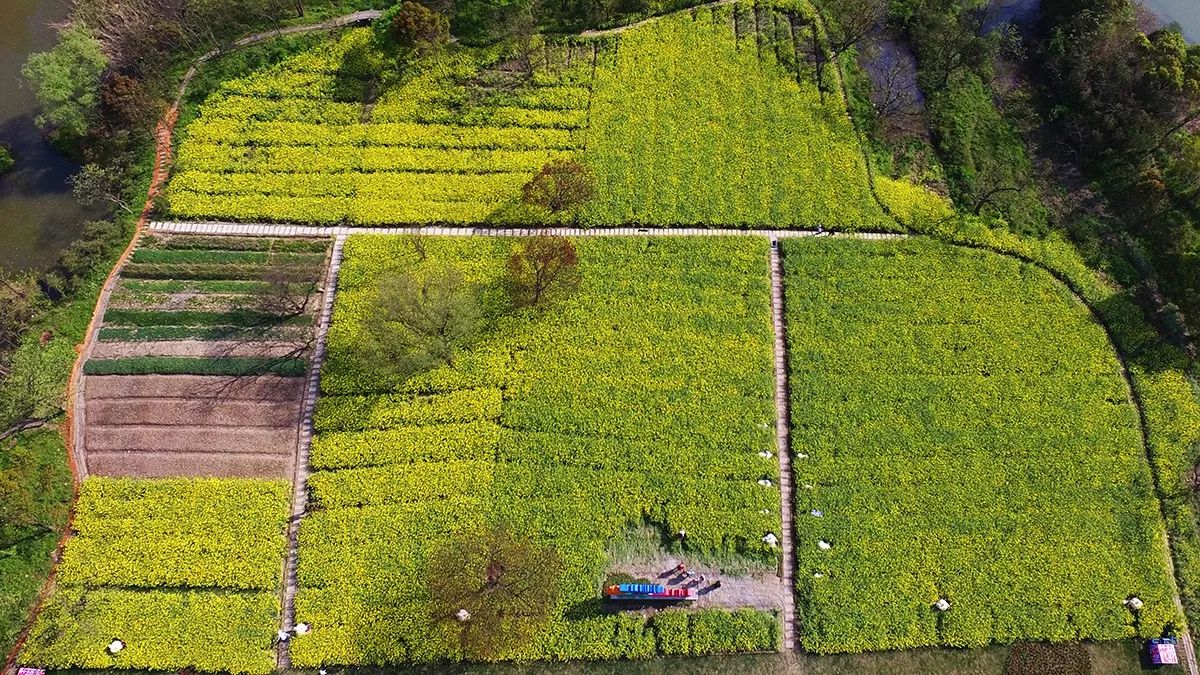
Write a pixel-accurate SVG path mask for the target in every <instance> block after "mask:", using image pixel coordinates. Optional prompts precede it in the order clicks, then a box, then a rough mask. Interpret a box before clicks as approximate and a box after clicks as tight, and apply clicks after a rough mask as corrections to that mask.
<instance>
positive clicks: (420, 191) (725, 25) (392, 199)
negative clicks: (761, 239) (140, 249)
mask: <svg viewBox="0 0 1200 675" xmlns="http://www.w3.org/2000/svg"><path fill="white" fill-rule="evenodd" d="M822 40H823V34H822V33H821V32H820V28H819V24H818V23H817V21H816V15H815V12H814V10H813V9H812V7H811V6H810V5H808V4H807V2H803V1H801V0H787V1H783V2H776V3H748V2H741V3H736V4H730V5H723V6H720V7H716V8H707V7H702V8H698V9H696V10H695V11H690V12H680V13H677V14H674V15H671V16H668V17H665V18H663V19H661V20H659V21H655V22H652V23H649V24H646V25H644V26H640V27H637V28H634V29H631V30H628V31H626V32H623V33H620V34H619V35H613V36H608V37H603V38H593V39H577V38H572V39H565V40H564V39H559V40H557V41H556V40H554V39H550V40H549V41H548V42H547V45H546V46H544V47H542V48H538V49H535V51H534V53H533V55H532V57H531V62H532V63H533V64H534V66H533V68H532V72H528V73H527V72H525V71H524V70H523V69H522V67H521V65H520V63H521V60H522V59H521V56H520V55H517V54H509V53H506V52H505V51H504V50H503V49H500V48H488V49H471V48H466V47H461V46H452V47H451V48H449V50H448V51H447V52H446V53H444V54H440V55H438V56H434V57H428V58H426V59H422V60H419V61H416V62H413V63H409V64H406V65H405V66H404V67H403V68H397V67H396V66H395V65H394V64H392V63H391V62H389V61H387V59H386V57H385V56H384V54H383V53H382V52H380V51H379V48H378V47H377V46H376V44H375V43H374V42H373V41H372V38H371V32H370V31H368V30H358V31H350V32H348V33H346V34H344V35H342V36H341V37H339V38H337V39H334V40H330V41H329V42H327V43H324V44H322V45H321V46H318V47H316V48H314V49H312V50H310V51H309V52H306V53H303V54H300V55H298V56H295V57H292V58H290V59H288V60H286V61H284V62H282V63H281V64H279V65H277V66H274V67H271V68H268V69H264V70H262V71H260V72H257V73H254V74H252V75H249V76H246V77H243V78H239V79H235V80H232V81H228V82H225V83H223V84H222V86H221V88H220V89H219V90H218V91H217V93H215V94H214V95H213V96H212V97H210V98H209V99H208V100H207V101H206V102H205V103H204V104H203V106H202V107H201V109H200V117H199V119H198V120H196V121H194V122H192V123H191V124H190V125H188V126H187V127H186V129H185V131H184V132H183V133H184V135H183V140H182V143H181V146H180V151H179V156H178V160H177V162H176V166H175V174H174V176H173V178H172V180H171V184H170V190H169V198H170V206H171V211H172V212H173V214H174V215H175V216H176V217H179V218H183V219H194V218H203V219H225V220H239V221H252V222H253V221H273V222H300V223H320V224H335V223H350V224H357V225H383V224H419V225H425V224H430V223H452V224H476V223H484V222H498V223H522V224H541V223H558V222H563V221H566V220H572V219H574V220H578V221H579V222H582V223H584V224H588V225H594V226H602V227H603V226H613V225H619V224H626V223H637V224H646V225H664V226H665V225H696V224H703V225H713V226H734V227H749V226H770V227H780V228H782V227H797V226H808V227H812V226H815V225H824V226H825V227H839V228H847V229H889V228H890V229H894V228H895V224H894V223H892V222H891V221H890V219H887V218H885V217H884V216H883V214H882V212H881V211H880V210H879V209H878V207H877V206H876V204H875V202H874V200H873V199H872V197H871V193H870V187H869V185H868V183H867V173H866V167H865V165H864V164H863V158H862V155H861V153H860V151H859V149H858V146H857V143H856V139H855V136H854V129H853V126H852V125H851V123H850V119H849V117H848V116H847V115H846V112H845V109H844V108H843V107H842V105H843V104H842V100H841V98H840V97H839V96H837V95H836V94H835V93H832V92H835V91H836V78H837V72H836V69H834V68H832V67H829V66H824V67H821V68H818V67H817V64H816V62H815V61H812V60H811V59H810V58H809V57H808V56H806V54H810V53H813V45H816V44H819V43H820V42H821V41H822ZM397 72H400V73H402V74H396V73H397ZM380 73H383V74H384V75H382V76H379V74H380ZM364 76H366V77H365V79H364ZM819 84H820V85H823V86H824V90H825V91H824V93H822V91H821V87H820V86H819ZM564 158H574V159H576V160H578V161H580V162H582V163H583V164H585V165H587V166H589V167H590V168H591V169H592V171H593V173H594V175H595V182H596V190H595V195H594V196H593V197H592V199H591V200H590V201H589V202H587V203H586V204H584V205H583V206H582V207H580V208H578V209H576V211H574V212H564V213H557V214H552V213H550V212H547V211H543V210H540V209H535V208H534V207H529V206H526V205H524V204H522V203H521V192H522V190H521V188H522V186H523V185H524V184H525V183H526V182H527V181H528V180H529V179H530V178H531V177H532V176H533V175H534V174H535V173H536V172H537V171H538V170H539V169H540V168H541V167H543V166H544V165H545V164H546V163H547V162H549V161H550V160H554V159H564Z"/></svg>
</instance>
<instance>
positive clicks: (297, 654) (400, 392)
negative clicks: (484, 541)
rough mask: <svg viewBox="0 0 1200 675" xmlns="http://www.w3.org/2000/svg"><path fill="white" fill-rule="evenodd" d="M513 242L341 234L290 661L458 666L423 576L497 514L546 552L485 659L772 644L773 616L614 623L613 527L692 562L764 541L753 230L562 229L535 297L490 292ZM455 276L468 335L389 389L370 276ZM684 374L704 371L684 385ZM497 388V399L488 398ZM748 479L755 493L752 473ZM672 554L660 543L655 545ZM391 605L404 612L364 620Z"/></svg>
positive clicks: (768, 515) (624, 618) (762, 347)
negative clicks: (466, 291)
mask: <svg viewBox="0 0 1200 675" xmlns="http://www.w3.org/2000/svg"><path fill="white" fill-rule="evenodd" d="M518 243H519V242H518V241H516V240H509V239H489V238H470V239H463V238H431V239H429V240H428V242H427V243H426V246H425V250H426V254H427V258H426V259H425V261H423V262H422V261H421V260H418V256H417V255H416V253H415V252H414V250H413V248H412V246H411V244H409V243H407V242H405V241H404V240H401V239H396V238H383V237H370V236H362V237H352V238H350V239H349V240H348V241H347V243H346V257H345V262H344V266H343V268H342V274H341V276H340V282H339V294H338V298H337V303H336V305H335V310H334V317H335V320H334V323H333V326H332V327H331V330H330V341H329V356H328V360H327V361H326V365H325V368H324V372H323V376H322V387H323V389H324V394H325V395H324V396H323V397H322V398H321V399H320V401H319V402H318V411H317V419H318V421H317V427H318V429H319V431H318V434H317V438H316V441H315V446H314V464H315V465H316V466H318V467H323V468H326V469H334V470H322V471H317V472H316V473H315V474H314V475H313V477H312V482H311V486H312V488H313V499H314V500H315V501H316V502H317V503H319V504H322V505H323V506H324V507H325V508H323V509H321V510H319V511H316V512H313V513H312V514H310V516H309V517H307V518H306V519H305V520H304V523H303V525H302V528H301V554H300V558H299V560H300V569H299V580H300V592H299V595H298V597H297V612H298V614H297V616H298V620H301V621H309V622H310V623H312V625H313V626H314V631H313V634H312V635H310V636H308V637H307V638H306V639H305V640H304V641H297V642H296V643H295V645H294V646H293V652H292V655H293V658H294V659H295V663H296V664H297V665H303V666H315V665H318V664H322V663H346V664H389V663H404V662H413V661H416V662H430V661H437V660H439V659H443V658H451V659H457V658H460V652H459V647H458V644H457V643H456V642H454V641H453V640H448V639H447V638H446V637H445V633H444V632H442V631H438V630H436V629H434V627H433V626H431V624H430V622H429V620H428V619H427V618H426V617H427V615H428V608H427V598H426V596H425V590H424V589H425V585H424V577H423V569H424V565H425V561H426V559H427V556H428V555H429V554H430V551H432V550H433V549H435V548H436V547H437V546H438V545H439V543H440V542H441V541H444V539H445V537H446V536H447V533H448V532H453V531H455V530H457V529H459V528H460V527H466V526H469V525H471V524H473V523H478V522H481V521H485V520H498V521H500V522H503V523H508V524H510V525H511V527H512V528H513V529H514V530H516V531H519V532H521V533H527V534H528V535H530V536H532V537H534V538H536V539H537V540H538V541H541V542H544V543H545V544H548V545H551V546H553V547H555V548H556V549H557V551H558V554H559V555H560V556H562V558H563V559H564V561H565V565H566V572H565V575H564V579H563V582H562V587H561V593H560V597H559V599H558V604H557V606H556V610H555V615H556V616H555V618H554V619H553V621H552V622H551V624H550V626H549V627H548V628H547V629H546V630H545V631H544V632H542V633H541V634H540V635H537V636H536V637H535V639H533V640H531V641H530V643H529V644H527V645H525V646H523V647H522V648H521V649H520V650H519V651H518V652H516V653H511V654H505V655H503V657H504V658H520V659H552V660H562V659H575V658H580V659H601V658H604V659H616V658H645V657H649V656H652V655H654V654H657V653H682V654H705V653H714V652H724V651H758V650H773V649H774V648H775V647H776V645H778V642H779V630H780V627H779V622H778V618H777V617H776V616H774V615H773V614H771V613H765V612H754V611H742V612H727V611H706V612H698V613H690V612H679V613H674V612H669V613H664V614H659V615H657V616H655V617H654V618H653V619H650V620H647V618H646V617H643V616H641V615H637V614H632V615H631V614H613V613H607V612H605V611H603V609H602V608H601V606H600V604H599V603H598V598H599V592H598V591H599V584H600V582H601V580H602V577H603V576H604V572H605V568H606V566H607V564H608V557H607V554H606V549H607V546H608V543H609V542H610V540H613V539H620V538H623V537H624V536H625V532H626V531H627V530H628V529H629V527H631V526H641V525H643V524H647V525H649V526H651V527H653V528H655V530H656V531H658V532H660V533H662V532H674V531H677V530H679V529H686V530H687V532H688V538H687V542H686V548H687V550H688V551H689V553H691V554H693V555H697V556H699V555H712V556H714V557H716V556H719V555H724V556H728V557H731V558H732V557H738V558H741V559H744V560H747V561H750V562H753V563H757V564H759V565H760V566H763V567H769V568H774V567H775V566H776V565H777V564H778V550H777V549H772V548H770V547H769V546H767V545H766V544H765V543H763V541H762V538H763V536H764V535H765V534H766V533H768V532H776V533H778V532H779V531H780V519H779V499H780V496H779V491H778V488H777V487H776V485H777V482H778V481H777V478H778V463H777V461H776V459H775V458H774V457H773V456H771V457H765V458H764V457H762V456H760V455H759V453H760V452H763V451H765V450H771V449H772V448H773V432H772V429H773V426H772V421H773V419H774V407H773V404H772V386H773V385H772V382H773V380H772V376H771V362H772V361H771V354H772V349H771V325H770V291H769V285H768V269H767V242H766V240H764V239H746V238H713V239H665V238H663V239H659V238H655V239H610V238H604V239H580V240H578V241H577V242H576V246H577V247H578V251H579V256H580V261H581V262H580V270H581V273H582V282H581V286H580V288H579V290H578V292H577V293H576V294H575V295H574V296H572V297H571V298H570V299H567V300H564V301H562V302H561V303H559V304H557V305H554V306H551V307H549V308H547V309H545V311H527V310H521V311H515V310H513V309H512V308H511V307H509V306H508V303H507V300H506V296H505V294H504V293H503V292H500V291H497V290H496V289H497V288H499V287H500V284H499V282H500V281H501V280H502V278H503V276H504V275H505V266H506V261H507V258H508V256H509V255H510V253H511V251H512V250H513V247H514V246H517V245H518ZM442 264H454V265H458V266H461V268H462V269H463V270H464V273H465V274H467V275H469V278H470V279H471V280H472V281H474V282H477V283H478V284H480V288H481V289H482V290H481V291H480V292H481V296H480V297H481V298H482V302H483V304H484V314H485V316H486V317H488V319H487V323H488V328H487V329H486V331H485V334H484V336H483V337H482V338H481V339H480V342H479V343H478V344H477V345H476V346H474V347H473V348H471V349H470V350H468V351H466V352H464V353H463V354H461V355H460V356H459V357H458V358H457V359H456V360H455V365H454V367H453V368H439V369H436V370H434V371H430V372H428V373H425V374H421V375H417V376H415V377H412V378H409V379H402V378H400V377H399V376H397V375H395V374H394V373H391V372H389V370H388V368H387V367H386V363H384V362H381V361H380V360H379V359H378V357H376V356H375V355H374V354H375V352H374V351H373V347H372V343H373V338H372V335H371V334H370V333H369V332H368V331H367V330H366V325H365V320H366V319H367V317H368V315H370V313H371V312H372V311H373V309H372V307H373V305H372V299H373V297H374V294H375V293H376V292H377V291H376V289H377V287H378V283H379V281H380V278H381V275H382V274H385V273H386V272H388V271H389V270H391V271H395V270H413V271H414V272H415V273H418V274H419V273H421V272H422V270H425V269H431V268H432V266H437V265H442ZM698 383H703V385H702V386H698ZM502 392H503V394H502ZM764 477H767V478H769V479H770V480H771V484H770V485H768V486H764V485H761V484H759V482H758V481H759V480H760V479H761V478H764ZM676 546H678V544H676ZM397 608H403V610H402V611H403V612H404V615H405V616H406V617H408V618H407V619H406V621H405V622H404V623H403V624H402V625H397V624H395V623H389V622H386V621H384V620H383V617H385V616H390V615H392V614H393V613H394V612H396V611H398V610H397Z"/></svg>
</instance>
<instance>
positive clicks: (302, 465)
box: [279, 236, 346, 670]
mask: <svg viewBox="0 0 1200 675" xmlns="http://www.w3.org/2000/svg"><path fill="white" fill-rule="evenodd" d="M345 243H346V237H344V236H339V237H337V238H336V239H335V240H334V242H333V251H332V252H331V253H330V254H329V270H328V271H327V272H326V274H325V288H324V299H323V301H322V305H321V319H320V321H319V322H318V323H317V334H316V344H315V346H314V347H313V355H312V360H311V361H310V362H309V366H308V382H307V388H306V390H305V393H304V407H303V410H302V413H301V419H300V440H299V443H298V445H297V447H296V475H295V477H294V479H293V481H292V518H291V520H290V521H289V524H288V555H287V562H286V567H285V569H284V576H283V629H284V630H291V628H292V627H293V626H295V625H296V588H297V584H296V559H297V557H298V556H299V553H300V520H301V519H302V518H303V517H304V512H305V510H306V508H307V506H308V474H309V469H308V454H309V451H310V450H311V449H312V436H313V411H314V410H315V408H316V405H317V389H318V387H319V386H320V383H321V365H322V364H323V363H324V362H325V344H326V338H327V337H328V335H329V323H330V320H331V319H332V317H333V301H334V297H335V296H336V294H337V279H338V270H340V269H341V267H342V248H343V246H344V245H345ZM291 667H292V658H291V654H290V653H289V649H288V643H287V642H281V643H280V644H279V668H280V670H288V669H290V668H291Z"/></svg>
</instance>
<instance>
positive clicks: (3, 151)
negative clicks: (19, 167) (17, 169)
mask: <svg viewBox="0 0 1200 675" xmlns="http://www.w3.org/2000/svg"><path fill="white" fill-rule="evenodd" d="M16 163H17V160H15V159H13V156H12V152H11V151H10V150H9V149H8V146H6V145H3V144H0V176H3V175H4V174H6V173H8V172H9V171H11V170H12V168H13V166H14V165H16Z"/></svg>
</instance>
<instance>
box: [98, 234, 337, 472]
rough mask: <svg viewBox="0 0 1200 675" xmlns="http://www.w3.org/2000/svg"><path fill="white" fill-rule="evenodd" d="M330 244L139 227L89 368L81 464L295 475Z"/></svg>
mask: <svg viewBox="0 0 1200 675" xmlns="http://www.w3.org/2000/svg"><path fill="white" fill-rule="evenodd" d="M327 258H328V241H327V240H283V239H266V238H234V237H199V236H148V237H146V238H144V239H143V240H142V241H141V242H140V243H139V249H138V250H137V252H135V253H134V256H133V258H132V260H131V261H130V263H129V264H127V265H126V266H125V268H124V269H123V270H122V273H121V279H120V281H119V283H118V286H117V288H116V290H115V292H114V293H113V294H112V297H111V298H110V300H109V303H108V305H107V307H106V311H105V315H104V324H103V327H102V328H101V330H100V336H99V337H100V339H99V341H98V342H97V343H96V344H95V345H94V346H93V348H92V351H91V353H90V355H89V357H90V358H89V360H88V362H87V363H86V365H85V368H84V371H85V378H84V389H83V391H84V396H85V402H86V404H85V406H84V422H85V432H84V445H85V449H86V451H87V455H86V456H87V464H88V470H89V472H90V473H93V474H97V475H106V476H143V477H162V476H252V477H285V476H289V475H291V473H292V470H293V468H294V454H295V453H294V450H295V446H296V441H297V434H298V430H299V421H300V408H301V405H302V402H303V397H304V379H303V376H304V375H305V374H306V373H307V370H308V358H309V353H310V351H311V345H312V339H313V326H314V325H315V323H316V319H317V313H318V311H319V307H320V304H321V303H320V302H319V298H320V293H321V291H322V288H321V283H322V281H323V279H324V276H325V268H326V264H327Z"/></svg>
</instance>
